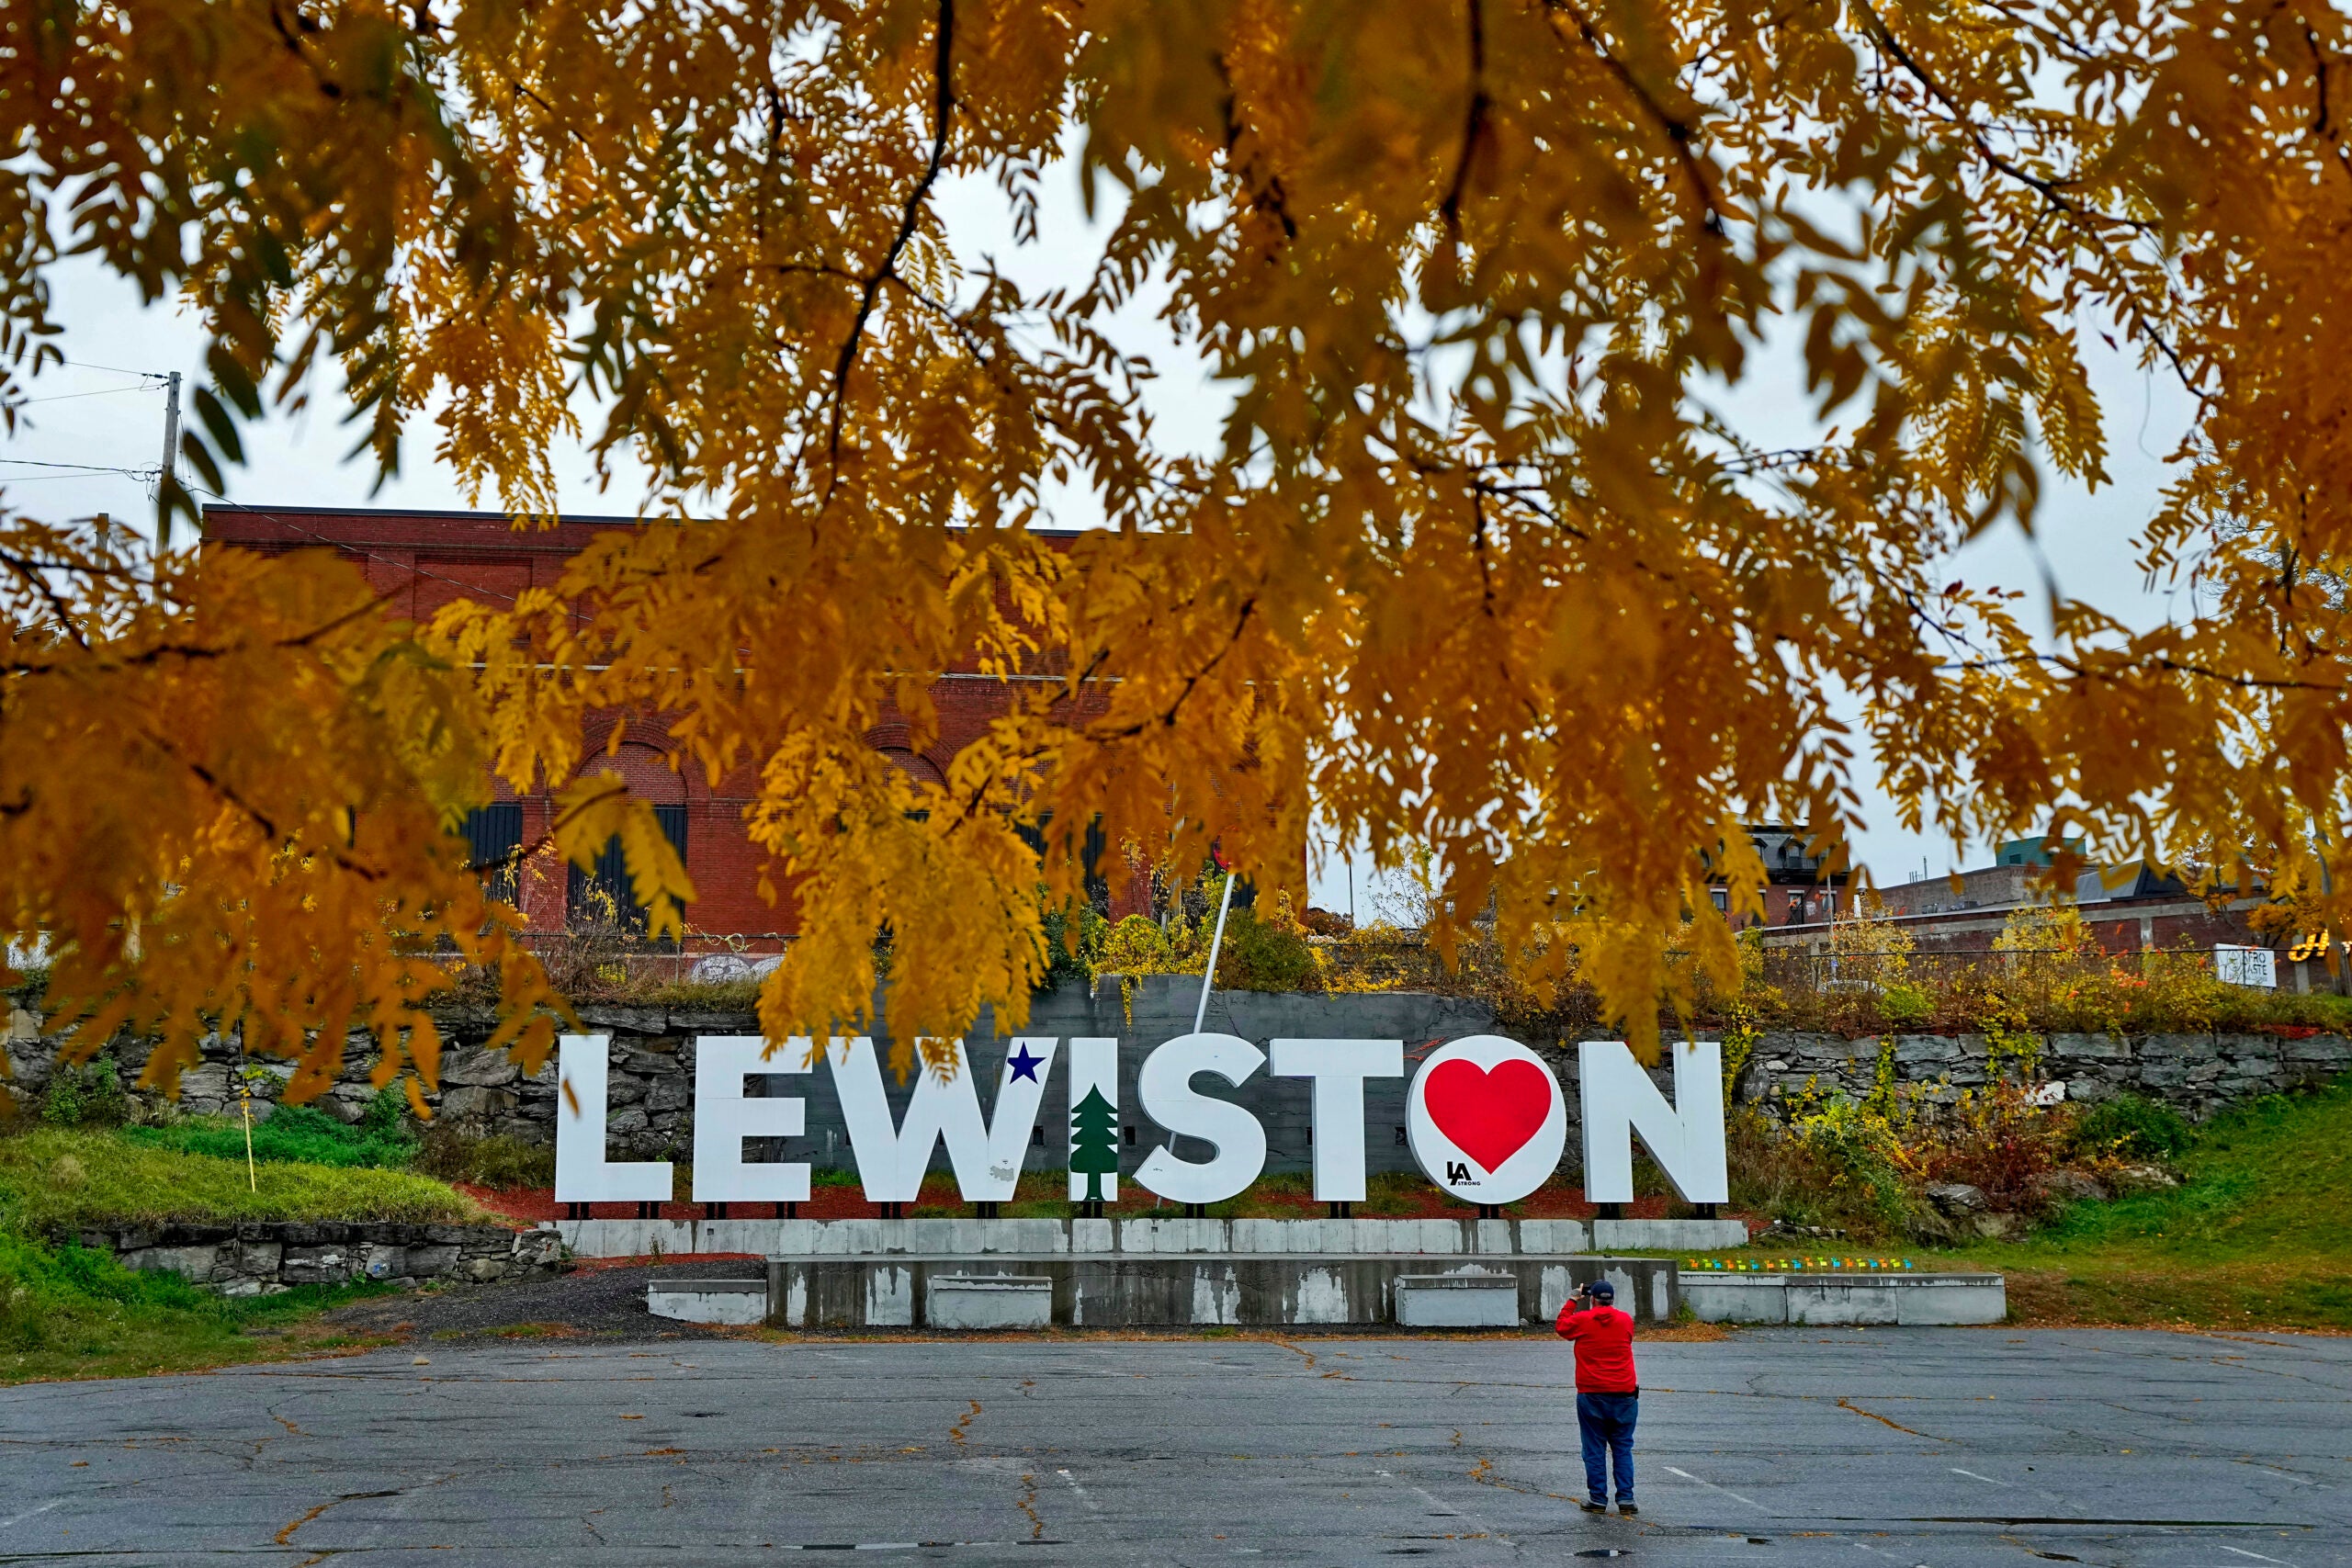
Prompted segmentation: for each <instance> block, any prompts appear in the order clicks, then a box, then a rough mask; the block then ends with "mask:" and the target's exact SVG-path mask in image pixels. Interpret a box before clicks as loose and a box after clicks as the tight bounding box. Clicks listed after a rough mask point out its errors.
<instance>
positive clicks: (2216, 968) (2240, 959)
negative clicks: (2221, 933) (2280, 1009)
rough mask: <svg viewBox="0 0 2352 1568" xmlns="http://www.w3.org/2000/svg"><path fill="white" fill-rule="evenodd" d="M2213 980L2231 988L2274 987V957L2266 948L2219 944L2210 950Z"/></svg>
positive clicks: (2275, 988) (2276, 974)
mask: <svg viewBox="0 0 2352 1568" xmlns="http://www.w3.org/2000/svg"><path fill="white" fill-rule="evenodd" d="M2213 977H2214V978H2215V979H2217V980H2223V981H2227V982H2228V983H2229V984H2231V985H2233V986H2258V987H2261V988H2262V989H2264V990H2266V991H2275V990H2277V989H2278V954H2277V953H2273V952H2271V951H2270V950H2269V949H2268V948H2267V947H2240V946H2237V945H2236V944H2234V943H2232V942H2223V943H2222V944H2220V945H2219V946H2217V947H2215V948H2214V949H2213Z"/></svg>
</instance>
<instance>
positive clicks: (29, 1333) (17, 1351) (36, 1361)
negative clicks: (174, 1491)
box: [0, 1235, 390, 1383]
mask: <svg viewBox="0 0 2352 1568" xmlns="http://www.w3.org/2000/svg"><path fill="white" fill-rule="evenodd" d="M389 1288H390V1287H388V1286H383V1285H345V1286H321V1285H305V1286H299V1287H297V1288H296V1289H293V1290H290V1291H287V1292H284V1293H282V1294H279V1295H275V1296H258V1297H248V1298H246V1299H243V1300H241V1301H230V1300H226V1299H224V1298H222V1297H220V1296H217V1295H213V1294H211V1293H210V1292H205V1291H199V1290H198V1289H197V1288H196V1287H195V1286H193V1285H191V1284H189V1283H188V1282H187V1280H183V1279H181V1278H180V1277H179V1276H178V1275H176V1274H160V1273H145V1272H134V1271H133V1270H131V1269H125V1268H124V1267H123V1266H122V1265H121V1264H119V1263H118V1262H116V1261H115V1259H114V1258H113V1257H112V1256H111V1255H110V1254H107V1253H105V1252H96V1251H90V1250H86V1249H85V1248H83V1247H44V1246H41V1245H40V1244H39V1243H37V1242H31V1241H27V1240H26V1239H24V1238H23V1237H21V1236H10V1235H0V1383H11V1382H34V1381H38V1380H43V1379H55V1378H98V1377H123V1376H129V1375H133V1374H137V1373H141V1372H164V1371H187V1370H189V1369H191V1368H198V1367H217V1366H223V1365H226V1364H228V1363H230V1362H232V1361H249V1360H254V1359H259V1358H262V1357H265V1356H271V1355H283V1354H287V1353H288V1352H302V1351H318V1350H331V1349H334V1348H340V1347H343V1346H345V1345H353V1344H356V1343H357V1341H356V1340H353V1339H351V1338H349V1337H341V1336H337V1335H334V1334H333V1333H326V1332H321V1331H319V1330H318V1329H317V1328H316V1327H314V1326H311V1325H306V1324H305V1323H304V1320H305V1319H308V1318H311V1317H314V1316H315V1315H316V1314H317V1313H318V1312H319V1311H320V1310H321V1309H322V1308H325V1307H329V1306H334V1305H336V1304H339V1303H343V1302H346V1301H352V1300H356V1299H357V1298H359V1297H362V1296H368V1295H378V1294H381V1293H382V1292H384V1291H386V1290H387V1289H389Z"/></svg>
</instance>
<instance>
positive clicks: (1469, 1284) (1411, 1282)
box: [1397, 1270, 1519, 1328]
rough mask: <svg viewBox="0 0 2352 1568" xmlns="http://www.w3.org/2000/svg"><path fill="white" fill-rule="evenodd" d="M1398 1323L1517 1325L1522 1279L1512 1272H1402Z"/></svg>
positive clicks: (1412, 1325) (1417, 1325)
mask: <svg viewBox="0 0 2352 1568" xmlns="http://www.w3.org/2000/svg"><path fill="white" fill-rule="evenodd" d="M1518 1325H1519V1281H1518V1280H1516V1279H1514V1278H1512V1277H1511V1276H1510V1275H1509V1274H1496V1273H1491V1272H1488V1271H1485V1270H1481V1271H1480V1272H1478V1273H1476V1274H1399V1275H1398V1276H1397V1326H1399V1327H1401V1328H1513V1327H1517V1326H1518Z"/></svg>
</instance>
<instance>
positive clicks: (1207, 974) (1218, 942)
mask: <svg viewBox="0 0 2352 1568" xmlns="http://www.w3.org/2000/svg"><path fill="white" fill-rule="evenodd" d="M1232 907H1233V873H1231V872H1229V871H1228V872H1227V873H1226V874H1225V897H1222V898H1219V899H1218V900H1217V901H1216V935H1215V936H1213V937H1211V938H1210V939H1209V966H1208V968H1207V969H1205V970H1204V971H1203V972H1202V974H1201V1005H1200V1006H1199V1007H1196V1008H1194V1009H1193V1033H1195V1034H1198V1033H1199V1032H1201V1021H1202V1020H1203V1019H1205V1018H1206V1017H1208V1015H1209V985H1210V983H1211V982H1212V981H1214V980H1215V979H1216V950H1217V949H1218V948H1220V947H1223V946H1224V945H1225V912H1226V910H1227V909H1229V908H1232Z"/></svg>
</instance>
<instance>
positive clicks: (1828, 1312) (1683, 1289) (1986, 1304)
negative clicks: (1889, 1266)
mask: <svg viewBox="0 0 2352 1568" xmlns="http://www.w3.org/2000/svg"><path fill="white" fill-rule="evenodd" d="M1680 1294H1681V1298H1682V1300H1684V1301H1686V1302H1688V1303H1691V1312H1692V1313H1693V1314H1695V1315H1697V1316H1698V1317H1699V1318H1700V1319H1701V1320H1702V1321H1703V1322H1707V1323H1799V1324H1811V1325H1818V1326H1823V1327H1852V1326H1855V1325H1880V1324H1884V1325H1890V1326H1904V1327H1913V1326H1921V1327H1924V1326H1929V1325H1967V1324H1986V1323H2004V1322H2007V1319H2008V1315H2009V1297H2008V1285H2007V1281H2006V1280H2003V1279H2002V1278H2001V1276H2000V1275H1998V1274H1715V1273H1709V1272H1703V1271H1697V1270H1685V1271H1683V1272H1682V1273H1681V1277H1680Z"/></svg>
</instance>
